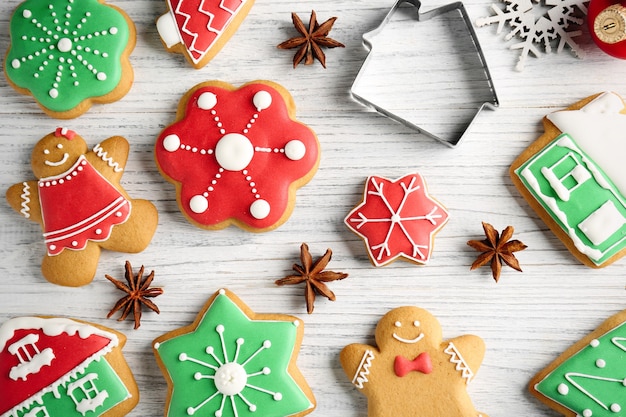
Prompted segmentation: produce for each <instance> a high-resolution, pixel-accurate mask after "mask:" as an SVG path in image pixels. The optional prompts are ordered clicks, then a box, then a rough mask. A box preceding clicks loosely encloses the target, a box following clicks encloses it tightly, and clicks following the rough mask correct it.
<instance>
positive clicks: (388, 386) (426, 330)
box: [340, 307, 487, 417]
mask: <svg viewBox="0 0 626 417" xmlns="http://www.w3.org/2000/svg"><path fill="white" fill-rule="evenodd" d="M375 339H376V344H377V345H378V347H374V346H368V345H361V344H351V345H348V346H346V347H345V348H343V350H342V351H341V354H340V361H341V366H342V367H343V370H344V372H345V373H346V375H347V376H348V378H350V380H351V381H352V383H353V384H354V385H355V386H356V387H357V388H358V389H359V390H360V391H361V392H362V393H363V394H365V396H366V397H367V398H368V416H369V417H392V416H393V417H401V416H411V417H436V416H441V417H487V415H486V414H484V413H480V412H478V411H476V409H475V408H474V406H473V405H472V402H471V400H470V397H469V395H468V394H467V391H466V387H467V384H469V382H470V381H471V380H472V379H473V377H474V375H475V374H476V372H477V371H478V368H479V367H480V364H481V362H482V360H483V356H484V353H485V344H484V342H483V340H482V339H481V338H480V337H478V336H473V335H464V336H460V337H456V338H454V339H450V340H446V341H442V333H441V326H440V325H439V322H438V321H437V319H436V318H435V317H434V316H432V315H431V314H430V313H429V312H427V311H426V310H423V309H421V308H418V307H399V308H396V309H394V310H391V311H390V312H388V313H387V314H385V316H384V317H383V318H382V319H381V320H380V321H379V322H378V325H377V326H376V333H375ZM444 398H445V400H442V399H444Z"/></svg>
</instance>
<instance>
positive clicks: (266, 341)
mask: <svg viewBox="0 0 626 417" xmlns="http://www.w3.org/2000/svg"><path fill="white" fill-rule="evenodd" d="M263 347H264V348H265V349H269V348H271V347H272V342H270V341H269V340H265V341H264V342H263Z"/></svg>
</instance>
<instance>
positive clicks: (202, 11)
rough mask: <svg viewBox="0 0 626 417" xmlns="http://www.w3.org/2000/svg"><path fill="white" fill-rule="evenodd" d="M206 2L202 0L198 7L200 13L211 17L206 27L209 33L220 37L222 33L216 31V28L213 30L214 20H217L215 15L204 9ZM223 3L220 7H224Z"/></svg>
mask: <svg viewBox="0 0 626 417" xmlns="http://www.w3.org/2000/svg"><path fill="white" fill-rule="evenodd" d="M204 2H206V0H202V1H201V2H200V6H199V7H198V11H199V12H200V13H202V14H204V15H207V16H209V24H208V25H207V27H206V28H207V29H208V30H209V32H213V33H215V34H216V35H219V34H220V31H219V30H216V29H215V28H213V19H215V15H214V14H213V13H211V12H210V11H208V10H205V9H204V7H203V6H204ZM221 3H222V2H220V7H222V4H221Z"/></svg>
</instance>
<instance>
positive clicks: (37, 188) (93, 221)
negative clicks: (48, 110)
mask: <svg viewBox="0 0 626 417" xmlns="http://www.w3.org/2000/svg"><path fill="white" fill-rule="evenodd" d="M128 151H129V144H128V142H127V141H126V139H124V138H123V137H121V136H114V137H111V138H109V139H106V140H105V141H103V142H101V143H100V144H98V145H96V146H95V147H94V148H93V150H92V151H88V150H87V144H86V142H85V141H84V139H83V138H82V137H80V136H79V135H77V134H76V133H75V132H73V131H71V130H67V129H61V128H59V129H57V130H56V131H55V132H54V133H51V134H49V135H47V136H44V137H43V138H42V139H41V140H40V141H39V142H38V143H37V144H36V145H35V147H34V149H33V152H32V157H31V165H32V169H33V173H34V174H35V176H36V177H37V178H39V180H38V181H25V182H22V183H20V184H15V185H13V186H11V187H10V188H9V189H8V191H7V193H6V198H7V201H8V202H9V204H10V205H11V207H13V209H14V210H15V211H17V212H19V213H21V214H22V215H23V216H24V217H26V218H27V219H29V220H32V221H35V222H37V223H39V224H41V227H42V229H43V236H44V240H45V243H46V249H47V252H46V255H45V256H44V259H43V262H42V267H41V270H42V272H43V275H44V277H45V278H46V279H47V280H48V281H50V282H52V283H55V284H59V285H67V286H80V285H85V284H88V283H89V282H91V280H92V279H93V277H94V276H95V274H96V268H97V266H98V259H99V257H100V249H101V248H104V249H109V250H114V251H119V252H128V253H136V252H141V251H142V250H144V249H145V248H146V247H147V246H148V244H149V243H150V241H151V240H152V236H153V235H154V232H155V230H156V226H157V222H158V215H157V210H156V208H155V207H154V205H152V203H150V202H149V201H147V200H133V199H131V198H130V197H129V196H128V194H127V193H126V191H125V190H124V189H123V188H122V186H121V185H120V179H121V177H122V173H123V170H124V166H125V164H126V159H127V158H128Z"/></svg>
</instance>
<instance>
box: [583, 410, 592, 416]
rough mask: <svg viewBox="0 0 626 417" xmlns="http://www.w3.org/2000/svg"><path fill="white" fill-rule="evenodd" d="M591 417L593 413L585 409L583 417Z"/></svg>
mask: <svg viewBox="0 0 626 417" xmlns="http://www.w3.org/2000/svg"><path fill="white" fill-rule="evenodd" d="M592 415H593V412H592V411H591V410H590V409H588V408H587V409H585V410H583V417H591V416H592Z"/></svg>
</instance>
